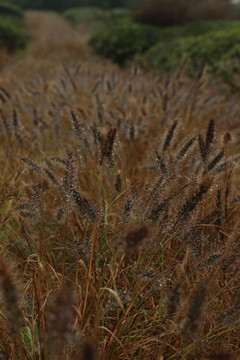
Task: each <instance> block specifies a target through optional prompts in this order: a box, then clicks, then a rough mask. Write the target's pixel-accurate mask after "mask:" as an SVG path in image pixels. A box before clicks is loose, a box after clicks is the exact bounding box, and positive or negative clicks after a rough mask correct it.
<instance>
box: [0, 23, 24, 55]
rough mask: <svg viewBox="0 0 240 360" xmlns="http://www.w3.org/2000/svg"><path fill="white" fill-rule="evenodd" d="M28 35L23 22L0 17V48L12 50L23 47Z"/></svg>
mask: <svg viewBox="0 0 240 360" xmlns="http://www.w3.org/2000/svg"><path fill="white" fill-rule="evenodd" d="M27 40H28V35H27V33H26V29H25V27H24V26H23V24H21V23H19V22H17V21H16V22H14V21H13V19H11V18H10V19H8V18H2V17H0V48H7V49H8V50H9V51H14V50H17V49H20V48H23V47H25V45H26V44H27Z"/></svg>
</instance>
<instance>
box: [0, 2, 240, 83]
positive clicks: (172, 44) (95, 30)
mask: <svg viewBox="0 0 240 360" xmlns="http://www.w3.org/2000/svg"><path fill="white" fill-rule="evenodd" d="M29 9H33V10H44V11H56V12H59V13H61V15H62V16H63V17H64V18H65V19H66V20H67V21H69V22H70V23H71V24H72V25H73V26H78V25H81V24H83V23H84V24H88V25H89V26H88V29H89V31H90V32H91V34H92V35H91V39H90V41H89V44H90V46H91V47H92V48H93V50H94V51H95V52H96V53H97V54H98V55H101V56H104V57H106V58H109V59H111V60H112V61H114V62H115V63H117V64H119V65H120V66H125V65H126V64H127V63H128V62H129V61H131V60H135V61H137V62H138V63H139V64H141V65H142V66H143V67H146V68H148V67H150V68H152V67H155V68H158V69H159V71H160V72H172V71H175V70H176V68H177V67H178V66H180V65H181V64H182V63H183V62H184V64H185V65H186V69H187V70H188V71H189V72H190V73H191V72H193V73H194V72H195V73H196V72H197V69H198V68H199V67H202V66H207V69H208V71H210V72H213V73H216V74H217V73H219V74H220V75H221V76H223V77H224V79H225V80H227V81H228V82H229V83H231V82H232V81H233V80H234V78H235V77H236V76H237V74H238V73H239V72H240V66H239V64H240V56H239V49H240V22H239V19H240V3H239V2H237V1H233V0H232V1H231V0H128V1H127V0H2V1H1V0H0V48H2V49H3V48H6V49H7V50H8V51H14V50H16V49H19V48H23V47H24V46H25V45H26V44H27V41H28V38H29V36H28V34H27V31H26V27H25V25H24V11H25V10H29Z"/></svg>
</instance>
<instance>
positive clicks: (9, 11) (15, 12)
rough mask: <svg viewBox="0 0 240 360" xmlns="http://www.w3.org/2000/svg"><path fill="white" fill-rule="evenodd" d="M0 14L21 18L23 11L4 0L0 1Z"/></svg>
mask: <svg viewBox="0 0 240 360" xmlns="http://www.w3.org/2000/svg"><path fill="white" fill-rule="evenodd" d="M0 14H1V15H8V16H14V17H18V18H20V19H22V18H23V11H22V9H21V8H20V7H18V6H16V5H14V4H12V3H9V2H5V1H0Z"/></svg>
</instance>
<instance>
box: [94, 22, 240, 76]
mask: <svg viewBox="0 0 240 360" xmlns="http://www.w3.org/2000/svg"><path fill="white" fill-rule="evenodd" d="M239 28H240V22H239V21H206V22H201V23H199V22H196V23H195V22H193V23H189V24H185V25H183V26H173V27H167V28H156V27H153V26H148V25H141V24H133V23H131V22H130V21H128V22H126V21H122V24H121V25H118V26H114V27H111V28H109V29H107V27H105V28H103V29H99V31H98V33H97V34H96V35H94V36H93V37H92V39H91V40H90V45H91V46H92V47H93V49H94V50H95V52H96V53H97V54H99V55H102V56H104V57H107V58H110V59H112V60H113V61H114V62H116V63H118V64H120V65H124V63H125V62H126V61H128V60H130V59H132V58H133V57H134V55H135V54H137V53H144V52H145V51H147V50H148V49H149V48H151V47H152V46H154V47H153V49H150V50H149V52H148V53H147V54H146V56H145V57H144V56H143V57H141V62H144V61H145V62H147V63H149V65H151V66H161V67H162V68H163V69H168V70H171V69H173V68H175V67H176V66H177V65H178V64H179V62H181V61H182V57H183V56H184V54H185V53H186V52H188V48H189V47H191V46H194V49H195V50H196V51H200V53H201V49H196V47H197V42H198V41H201V44H203V43H204V46H203V48H204V47H205V46H208V45H207V44H208V42H209V38H208V34H209V33H211V34H215V33H218V32H219V31H220V33H221V34H225V33H226V34H227V33H228V32H229V31H231V30H233V31H234V30H235V29H236V30H238V29H239ZM205 35H206V36H205ZM202 36H203V38H202V39H201V37H202ZM204 36H205V37H204ZM221 36H223V35H221ZM199 37H200V38H199ZM197 38H199V39H197ZM215 40H216V41H217V44H219V39H218V37H217V38H216V39H215ZM215 40H214V41H215ZM156 44H157V45H156ZM155 45H156V46H155ZM209 46H210V47H211V45H209ZM218 46H220V45H217V47H218ZM195 50H193V51H195ZM203 51H204V50H203ZM206 51H207V52H208V53H209V51H210V49H207V50H206ZM214 51H216V49H215V50H214ZM171 54H174V56H172V55H171ZM200 55H201V57H204V54H200ZM169 57H170V58H169ZM193 57H194V54H193ZM192 61H193V62H194V61H195V62H196V60H194V59H193V60H192Z"/></svg>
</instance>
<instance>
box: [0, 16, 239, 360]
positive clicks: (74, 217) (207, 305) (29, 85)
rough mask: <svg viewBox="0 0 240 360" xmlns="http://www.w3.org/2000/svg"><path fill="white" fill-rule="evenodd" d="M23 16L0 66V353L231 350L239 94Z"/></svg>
mask: <svg viewBox="0 0 240 360" xmlns="http://www.w3.org/2000/svg"><path fill="white" fill-rule="evenodd" d="M27 21H28V23H29V26H30V27H33V28H34V39H35V41H34V42H33V43H32V44H30V46H29V48H28V49H27V51H26V53H25V55H22V57H20V56H19V57H18V58H16V59H15V60H14V62H13V63H12V64H11V65H9V66H8V67H6V68H5V69H4V70H3V71H2V73H1V77H2V83H1V88H0V92H1V95H2V97H3V99H4V100H1V122H0V128H1V135H0V136H1V152H0V156H1V157H0V164H1V169H2V171H1V174H0V184H1V247H0V249H1V258H2V259H3V260H1V269H2V270H1V269H0V270H1V274H0V277H1V288H2V297H1V313H0V315H1V322H0V334H1V336H0V338H1V350H0V353H1V356H2V358H10V359H23V358H26V359H84V360H85V359H97V358H98V357H99V358H101V359H106V360H107V359H108V360H110V359H111V360H115V359H138V360H140V359H159V360H160V359H164V360H165V359H169V360H170V359H188V360H189V359H194V360H195V359H235V358H236V359H237V358H238V357H239V355H240V353H239V345H240V338H239V300H240V298H239V249H240V248H239V239H240V229H239V199H240V198H239V155H238V153H237V151H238V146H239V143H238V141H239V128H238V127H237V126H236V125H237V119H238V118H237V114H239V101H238V102H236V99H237V97H238V95H234V96H230V95H228V94H227V92H225V91H223V90H220V89H218V87H217V81H215V80H214V79H210V78H209V77H208V75H207V74H206V73H203V75H202V77H200V78H199V79H198V80H197V81H193V80H191V79H188V78H187V77H186V76H185V75H184V71H183V72H181V73H176V74H175V75H174V76H173V77H171V78H169V77H168V76H165V77H163V78H159V76H158V74H156V73H155V74H154V73H152V72H149V73H142V72H141V70H140V69H138V68H136V67H134V66H133V67H132V68H130V69H127V70H119V69H118V68H117V67H115V66H113V65H111V64H110V63H108V62H104V63H103V62H99V59H97V58H94V56H93V55H92V54H91V52H90V51H89V49H87V48H86V47H85V45H84V41H83V39H82V38H81V34H79V36H77V37H76V34H77V33H75V32H74V31H73V30H72V29H71V28H69V27H68V26H67V25H66V24H65V23H64V22H63V20H61V19H59V18H58V17H57V16H56V15H54V16H52V17H50V15H49V14H38V13H29V14H28V16H27ZM61 28H62V30H63V33H62V35H63V36H62V42H60V40H56V33H55V31H58V30H59V31H60V30H61ZM55 29H58V30H55ZM41 36H43V37H41ZM72 36H74V41H73V42H74V49H73V48H71V46H70V45H69V44H70V39H72ZM86 36H87V34H84V38H85V37H86ZM43 39H44V41H43ZM77 39H79V40H78V41H79V42H78V41H77ZM59 42H60V43H59ZM76 49H78V50H76ZM86 54H87V56H86ZM210 81H212V82H213V83H212V84H211V83H210ZM212 118H213V119H214V120H211V119H212ZM227 131H228V132H229V133H231V136H230V134H227V135H226V132H227ZM113 135H114V136H113ZM199 139H200V140H199ZM221 152H222V155H221V156H220V155H219V154H220V153H221ZM217 156H218V158H217V159H216V157H217ZM213 161H214V163H213ZM210 164H211V166H210ZM9 299H10V301H9ZM11 308H12V309H14V313H13V312H12V311H11ZM13 314H16V315H15V320H14V319H13V317H12V315H13ZM22 316H23V319H24V320H23V321H24V324H23V323H22ZM17 320H19V321H17ZM20 320H21V321H20ZM16 324H18V330H17V332H16V330H14V326H13V325H16Z"/></svg>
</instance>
